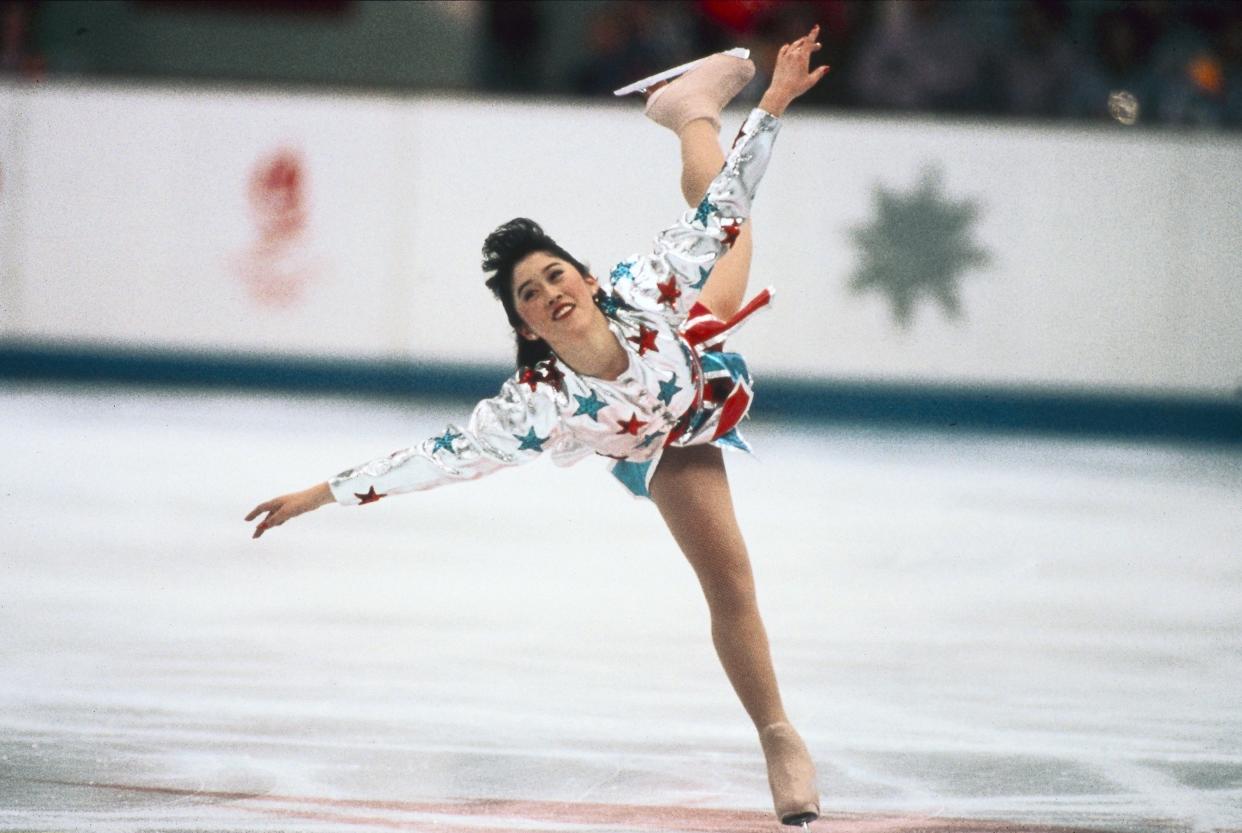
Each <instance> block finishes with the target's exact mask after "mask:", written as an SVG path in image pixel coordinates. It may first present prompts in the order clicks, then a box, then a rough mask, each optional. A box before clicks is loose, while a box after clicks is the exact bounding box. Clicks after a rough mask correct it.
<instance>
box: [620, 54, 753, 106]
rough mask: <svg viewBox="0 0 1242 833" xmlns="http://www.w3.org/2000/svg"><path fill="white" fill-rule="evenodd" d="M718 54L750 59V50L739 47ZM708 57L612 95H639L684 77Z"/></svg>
mask: <svg viewBox="0 0 1242 833" xmlns="http://www.w3.org/2000/svg"><path fill="white" fill-rule="evenodd" d="M719 54H721V55H730V56H732V57H734V58H741V59H743V60H745V59H746V58H749V57H750V50H749V49H746V48H744V47H741V46H739V47H736V48H734V49H727V50H725V51H724V52H721V53H719ZM710 57H711V55H708V56H707V57H704V58H699V59H698V60H697V61H691V62H690V63H688V64H682V65H681V66H679V67H673V68H672V69H666V70H664V71H663V72H657V73H656V74H655V75H648V76H647V77H646V78H643V79H642V80H640V81H635V82H634V83H633V84H628V85H626V86H624V87H622V88H621V89H619V90H613V91H612V94H613V95H629V94H630V93H640V92H642V91H643V90H645V89H647V88H648V87H650V86H651V85H652V84H658V83H660V82H661V81H668V80H669V79H671V78H676V77H677V76H679V75H685V74H686V73H687V72H689V71H690V70H692V69H694V68H695V67H697V66H698V65H699V64H701V63H703V62H704V61H706V60H707V59H708V58H710Z"/></svg>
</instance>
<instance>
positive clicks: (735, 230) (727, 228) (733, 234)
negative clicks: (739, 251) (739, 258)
mask: <svg viewBox="0 0 1242 833" xmlns="http://www.w3.org/2000/svg"><path fill="white" fill-rule="evenodd" d="M720 230H721V231H723V232H724V236H725V239H724V244H725V245H726V246H728V247H729V248H733V244H734V243H735V242H737V236H738V235H739V234H741V233H742V224H741V223H739V222H738V221H737V220H729V221H728V222H725V223H721V224H720Z"/></svg>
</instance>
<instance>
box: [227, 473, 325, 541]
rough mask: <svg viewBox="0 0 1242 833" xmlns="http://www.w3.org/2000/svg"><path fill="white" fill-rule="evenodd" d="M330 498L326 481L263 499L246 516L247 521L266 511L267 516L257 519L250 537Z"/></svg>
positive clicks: (323, 503)
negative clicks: (257, 522)
mask: <svg viewBox="0 0 1242 833" xmlns="http://www.w3.org/2000/svg"><path fill="white" fill-rule="evenodd" d="M332 500H333V498H332V491H331V490H330V489H329V488H328V484H327V483H326V482H324V483H320V484H319V485H318V486H312V487H310V488H309V489H303V490H302V491H300V492H290V493H289V494H287V495H281V496H280V497H274V498H272V499H271V500H265V501H264V502H263V503H260V504H259V505H258V506H256V507H255V508H253V509H251V510H250V514H249V515H247V516H246V520H247V521H253V520H254V519H255V518H257V517H259V515H261V514H263V513H264V512H266V513H267V517H266V518H264V519H263V520H261V521H259V525H258V526H256V527H255V529H254V535H252V536H250V537H251V538H258V537H259V536H260V535H262V534H263V533H264V532H267V531H268V530H269V529H271V528H272V527H274V526H280V525H281V524H283V523H284V522H285V521H287V520H289V519H290V518H296V517H297V516H298V515H301V514H304V513H306V512H310V511H311V510H312V509H318V508H319V507H320V506H324V505H326V504H329V503H332Z"/></svg>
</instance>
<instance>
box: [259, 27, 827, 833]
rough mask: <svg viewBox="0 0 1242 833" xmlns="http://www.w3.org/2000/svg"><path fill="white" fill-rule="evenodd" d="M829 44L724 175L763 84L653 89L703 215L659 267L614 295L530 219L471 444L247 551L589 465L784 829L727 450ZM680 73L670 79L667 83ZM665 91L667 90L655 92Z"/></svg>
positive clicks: (738, 77) (286, 515)
mask: <svg viewBox="0 0 1242 833" xmlns="http://www.w3.org/2000/svg"><path fill="white" fill-rule="evenodd" d="M818 34H819V27H818V26H816V27H815V28H813V29H811V31H810V32H809V33H808V34H806V35H805V36H803V37H801V38H799V39H798V40H796V41H793V42H792V43H789V44H786V45H785V46H783V47H782V48H781V50H780V52H779V54H778V57H777V59H776V66H775V68H774V70H773V74H772V82H771V85H770V86H769V87H768V89H767V91H766V92H765V93H764V95H763V98H762V99H761V100H760V102H759V106H758V107H757V108H756V109H754V110H753V111H751V113H750V115H749V116H748V117H747V119H746V121H745V123H744V124H743V125H742V129H741V131H740V132H739V134H738V136H737V139H736V140H735V141H734V143H733V147H732V149H731V151H730V153H729V155H728V158H727V159H726V158H725V156H724V154H723V153H722V151H721V148H720V146H719V144H718V139H717V134H718V131H719V129H720V113H721V111H722V110H723V108H724V106H725V105H726V104H727V103H728V102H729V101H730V100H731V99H732V98H733V97H734V96H735V95H736V94H737V93H738V91H739V90H741V89H742V87H744V86H745V85H746V83H747V82H748V81H749V80H750V79H751V77H752V76H753V74H754V66H753V64H751V62H750V61H748V60H744V59H741V58H738V57H733V56H730V55H725V54H717V55H713V56H711V57H709V58H706V59H704V60H703V61H700V62H696V63H695V64H694V65H692V67H691V68H690V69H689V71H687V72H684V74H681V75H680V76H678V77H675V80H672V81H671V82H670V83H661V84H659V85H657V84H656V83H654V82H655V81H656V79H661V78H663V77H667V76H669V75H670V73H668V72H666V73H661V74H660V75H657V76H652V78H651V79H645V81H651V82H652V83H651V84H648V85H644V83H643V82H639V84H638V85H637V86H640V87H642V86H649V87H650V89H648V90H647V93H648V99H647V106H646V113H647V115H648V116H649V117H650V118H652V119H653V120H654V121H656V122H657V123H658V124H661V125H663V126H664V127H667V128H669V129H670V130H672V131H674V132H675V133H676V134H677V136H678V138H679V140H680V143H681V154H682V174H681V188H682V192H683V194H684V196H685V198H686V201H687V203H688V204H689V205H690V206H691V207H692V209H693V210H691V211H687V212H686V213H685V214H684V216H683V217H682V218H681V219H680V220H679V221H678V222H677V223H676V224H675V225H673V226H671V227H669V228H667V229H665V230H664V231H663V232H661V233H660V234H659V235H658V236H657V237H656V240H655V245H654V248H653V250H652V252H651V253H650V254H647V255H644V256H641V257H639V256H635V257H632V258H629V259H627V260H624V261H622V262H621V263H619V264H617V266H616V267H614V268H613V269H612V271H611V273H610V275H609V276H608V278H607V279H606V280H604V281H600V280H598V279H597V278H596V277H595V276H594V275H591V274H590V273H589V272H588V270H587V268H586V267H585V266H584V265H583V264H582V263H581V262H580V261H578V260H576V259H575V258H574V257H573V256H572V255H570V254H569V253H568V252H566V251H565V250H564V249H562V248H561V247H560V246H558V245H557V244H556V242H555V241H553V240H552V238H550V237H549V236H548V235H546V234H545V233H544V231H543V229H542V228H540V227H539V226H538V225H537V224H536V223H534V222H532V221H530V220H527V219H525V218H518V219H515V220H512V221H510V222H508V223H506V224H504V225H503V226H501V227H500V228H498V229H496V231H494V232H493V233H492V234H491V235H489V236H488V238H487V241H486V242H485V243H484V246H483V253H484V260H483V266H484V269H485V270H486V271H488V272H491V273H492V274H491V277H490V278H489V279H488V280H487V285H488V287H489V288H490V289H491V290H492V292H493V293H494V294H495V295H496V296H497V298H498V299H499V300H500V301H501V303H502V304H503V305H504V309H505V312H506V314H507V315H508V318H509V323H510V324H511V325H512V326H513V329H514V331H515V334H516V339H517V346H518V347H517V357H518V371H517V373H516V374H515V375H514V376H513V377H512V378H510V379H509V380H508V381H506V382H505V383H504V385H503V386H502V388H501V392H500V394H499V395H498V396H496V397H494V398H491V399H486V400H484V401H482V402H480V403H479V404H478V405H477V406H476V407H475V408H474V411H473V413H472V414H471V417H470V420H469V422H468V424H467V425H466V427H464V428H459V427H457V426H454V425H450V426H448V427H447V428H446V430H445V431H444V433H443V434H440V435H438V436H435V437H431V438H429V439H427V440H425V441H424V442H422V443H421V444H419V445H417V446H414V447H412V448H408V449H405V450H402V451H397V452H394V453H393V454H391V455H389V456H387V457H382V458H380V459H377V460H373V461H371V462H369V463H365V464H363V465H361V466H358V467H356V468H353V469H349V470H347V471H345V472H342V473H341V474H339V475H337V476H336V477H334V478H332V479H331V480H329V481H327V482H324V483H320V484H319V485H317V486H313V487H311V488H309V489H306V490H304V491H301V492H294V493H291V494H287V495H283V496H281V497H277V498H274V499H272V500H268V501H265V502H264V503H261V504H259V505H258V506H256V507H255V508H254V509H253V510H252V511H251V512H250V514H248V515H247V516H246V520H247V521H252V520H254V519H255V518H256V517H258V516H259V515H260V514H262V513H267V514H266V517H264V518H263V519H262V521H260V522H259V524H258V525H257V527H256V528H255V530H254V534H253V537H255V538H258V537H259V536H261V535H262V534H263V533H264V532H265V531H267V530H269V529H271V528H272V527H276V526H280V525H281V524H283V523H284V522H285V521H287V520H289V519H290V518H294V517H296V516H298V515H301V514H302V513H304V512H308V511H310V510H312V509H316V508H318V507H320V506H323V505H325V504H327V503H330V502H333V501H335V502H337V503H340V504H344V505H355V504H365V503H371V502H373V501H376V500H379V499H380V498H382V497H385V496H387V495H392V494H398V493H401V492H409V491H417V490H422V489H430V488H433V487H435V486H439V485H443V484H446V483H452V482H455V481H459V480H471V479H474V478H478V477H481V476H483V475H485V474H488V473H490V472H493V471H496V470H498V469H501V468H503V467H507V466H513V465H517V464H519V463H525V462H527V461H529V460H532V459H534V458H536V457H538V456H540V454H542V453H547V454H549V455H550V456H551V457H552V459H553V461H554V462H556V463H558V464H560V465H569V464H571V463H574V462H576V461H578V460H580V459H582V458H584V457H586V456H590V455H591V454H592V453H594V454H601V455H604V456H607V457H611V458H614V462H613V464H612V472H613V474H614V475H616V477H617V478H618V479H619V480H620V481H621V482H622V483H623V484H624V485H625V486H626V487H627V488H628V489H629V490H630V491H631V492H632V493H633V494H635V495H638V496H640V497H644V498H650V499H651V500H652V501H653V502H654V503H655V505H656V508H657V509H658V510H659V511H660V514H661V515H662V516H663V518H664V522H665V523H666V524H667V525H668V528H669V531H670V532H671V533H672V535H673V538H674V539H675V540H676V542H677V544H678V545H679V546H680V548H681V550H682V552H683V553H684V554H685V556H686V558H687V559H688V560H689V562H690V564H691V566H692V567H693V569H694V571H695V573H696V574H697V576H698V579H699V582H700V584H701V585H702V588H703V593H704V594H705V596H706V597H707V603H708V607H709V610H710V614H711V632H712V641H713V642H714V644H715V647H716V652H717V654H718V655H719V657H720V662H721V664H722V665H723V666H724V670H725V673H726V674H727V675H728V678H729V681H730V683H731V684H732V685H733V688H734V690H735V691H736V692H737V696H738V698H739V699H740V700H741V702H742V705H743V707H744V708H745V709H746V712H747V714H748V715H749V716H750V719H751V720H752V721H753V722H754V724H755V728H756V729H757V730H758V733H759V741H760V745H761V747H762V749H763V753H764V757H765V759H766V762H767V768H768V782H769V785H770V787H771V789H772V799H773V803H774V806H775V809H776V814H777V816H778V817H779V818H780V820H781V821H782V822H784V823H785V824H789V825H799V824H801V825H805V824H806V823H807V822H810V821H812V820H814V819H816V818H817V817H818V815H819V792H818V789H817V787H816V781H815V768H814V765H813V763H812V762H811V758H810V755H809V753H808V752H807V749H806V746H805V744H804V743H803V742H802V739H801V737H800V736H799V735H798V733H797V731H795V730H794V728H793V726H791V725H790V723H789V718H788V717H787V716H786V714H785V709H784V707H783V705H782V703H781V696H780V691H779V690H778V688H777V683H776V676H775V674H774V673H773V670H772V660H771V656H770V654H769V650H768V640H767V635H766V632H765V631H764V627H763V622H762V620H761V619H760V617H759V609H758V606H757V603H756V599H755V588H754V581H753V577H752V573H751V566H750V561H749V557H748V555H747V551H746V544H745V541H744V540H743V538H742V533H741V531H740V530H739V528H738V524H737V520H736V518H735V516H734V510H733V504H732V498H731V495H730V492H729V482H728V479H727V477H726V474H725V468H724V463H723V460H722V459H721V452H720V448H721V447H722V446H732V447H736V448H741V449H744V450H746V449H748V446H747V445H746V442H745V441H744V440H743V439H742V437H741V435H740V434H739V433H738V431H737V424H738V422H739V421H741V419H742V417H743V416H745V414H746V412H747V410H748V408H749V406H750V401H751V379H750V374H749V372H748V370H747V367H746V363H745V361H744V360H743V359H742V357H741V356H740V355H738V354H737V353H732V352H727V351H725V350H724V349H723V344H724V340H725V338H726V336H728V335H729V334H730V333H731V332H733V331H734V330H735V329H736V327H737V326H738V325H740V324H741V323H742V321H743V320H744V319H745V318H746V317H747V316H748V315H750V314H751V313H752V312H754V311H755V310H756V309H758V308H760V307H762V306H763V305H765V304H766V303H767V302H768V300H769V299H770V297H771V294H770V291H769V290H767V289H765V290H763V291H762V292H760V293H759V294H758V295H757V296H756V297H755V298H754V299H753V300H751V301H750V302H749V303H747V304H745V305H743V303H742V300H743V297H744V295H745V291H746V284H747V280H748V278H749V275H750V256H751V234H750V229H749V226H748V225H745V221H746V219H747V218H748V217H749V216H750V205H751V200H752V198H753V196H754V193H755V188H756V186H757V185H758V184H759V180H760V178H761V177H762V175H763V172H764V169H765V168H766V167H767V163H768V157H769V154H770V151H771V147H772V143H773V140H774V139H775V137H776V133H777V131H778V130H779V128H780V118H781V116H782V115H783V114H784V112H785V109H786V107H788V106H789V104H790V103H791V102H792V101H793V100H794V99H796V98H797V97H798V96H800V95H802V94H803V93H805V92H806V91H807V90H809V89H810V88H811V87H813V86H814V85H815V84H816V83H818V82H819V80H820V79H821V78H823V76H824V74H825V73H826V72H827V70H828V68H827V67H818V68H816V69H814V70H812V69H811V68H810V60H811V54H812V53H813V52H815V51H817V50H819V48H820V44H819V43H817V42H816V38H817V36H818ZM674 72H675V71H674ZM657 87H658V88H657Z"/></svg>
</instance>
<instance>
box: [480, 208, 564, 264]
mask: <svg viewBox="0 0 1242 833" xmlns="http://www.w3.org/2000/svg"><path fill="white" fill-rule="evenodd" d="M546 240H548V236H547V235H546V234H544V233H543V228H541V227H540V225H539V224H538V223H536V222H535V221H534V220H530V219H527V218H526V217H515V218H514V219H512V220H510V221H509V222H507V223H505V224H504V225H503V226H501V227H500V228H498V229H496V230H495V231H493V232H492V233H491V234H489V235H488V236H487V239H486V240H484V241H483V271H485V272H495V271H496V270H497V269H499V268H501V266H503V265H505V264H506V263H509V262H511V261H514V260H517V258H514V255H515V254H517V253H519V252H520V253H521V254H523V255H526V254H528V253H530V252H531V251H532V250H533V249H534V248H536V247H537V246H539V245H542V244H543V243H544V241H546ZM532 244H533V245H532Z"/></svg>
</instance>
